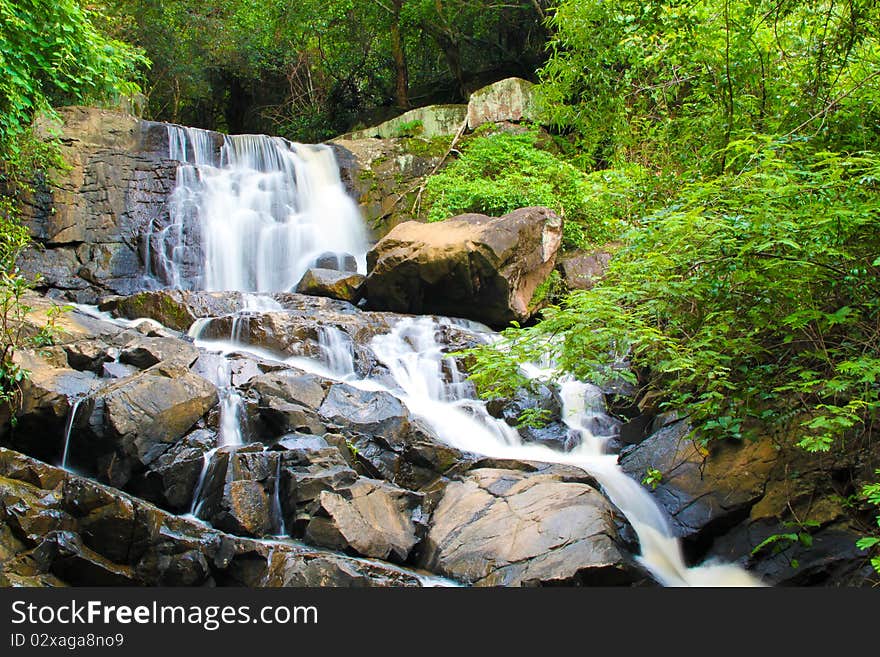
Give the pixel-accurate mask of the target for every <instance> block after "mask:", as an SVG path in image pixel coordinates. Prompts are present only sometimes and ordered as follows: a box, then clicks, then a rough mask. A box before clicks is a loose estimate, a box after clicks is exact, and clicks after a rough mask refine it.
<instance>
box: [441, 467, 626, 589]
mask: <svg viewBox="0 0 880 657" xmlns="http://www.w3.org/2000/svg"><path fill="white" fill-rule="evenodd" d="M613 513H614V511H613V508H612V507H611V505H610V504H609V503H608V502H607V501H606V500H605V498H603V497H602V496H601V495H600V494H599V492H598V491H596V490H595V489H594V488H592V487H591V486H589V485H587V484H582V483H571V482H563V481H560V480H559V479H557V478H555V477H553V476H552V475H541V474H532V475H530V474H526V473H523V472H516V471H512V470H498V469H480V470H474V471H472V472H471V473H469V474H468V475H467V477H465V478H464V479H463V480H462V481H460V482H452V483H450V484H449V485H448V486H447V487H446V492H445V494H444V496H443V499H442V500H441V501H440V504H439V506H438V507H437V509H436V510H435V512H434V520H433V524H432V527H431V530H430V532H429V534H428V537H427V541H426V547H425V554H424V565H425V566H426V567H427V568H429V569H431V570H434V571H436V572H440V573H443V574H446V575H449V576H451V577H455V578H456V579H461V580H464V581H467V582H471V583H474V584H476V585H478V586H523V585H541V584H544V585H547V584H554V583H555V584H570V585H571V584H581V585H611V584H626V583H630V582H634V581H636V580H637V579H639V578H640V576H639V574H638V572H637V570H636V569H635V568H634V567H633V566H632V565H631V564H628V563H627V561H626V559H625V557H624V556H623V553H622V551H621V550H620V548H619V546H618V544H617V542H616V541H617V529H616V526H615V523H614V520H613Z"/></svg>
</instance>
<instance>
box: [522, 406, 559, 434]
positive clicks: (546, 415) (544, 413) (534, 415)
mask: <svg viewBox="0 0 880 657" xmlns="http://www.w3.org/2000/svg"><path fill="white" fill-rule="evenodd" d="M552 417H553V413H552V412H551V411H549V410H547V409H546V408H526V409H525V410H523V411H522V413H520V414H519V416H518V417H517V418H516V428H517V429H522V428H524V427H534V428H535V429H540V428H541V427H544V426H546V425H547V423H548V422H549V421H550V420H551V419H552Z"/></svg>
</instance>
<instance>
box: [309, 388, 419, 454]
mask: <svg viewBox="0 0 880 657" xmlns="http://www.w3.org/2000/svg"><path fill="white" fill-rule="evenodd" d="M318 414H319V415H320V416H321V417H322V418H324V419H325V420H326V421H327V422H330V423H332V424H334V425H336V426H338V427H340V428H343V429H345V430H347V431H353V432H356V433H360V434H364V435H369V436H372V437H377V436H381V437H382V438H384V439H385V440H386V442H389V441H390V442H397V441H398V440H399V439H400V436H401V435H402V433H403V432H405V431H408V430H409V413H408V411H407V410H406V408H405V407H404V405H403V404H401V403H400V401H399V400H398V399H397V398H396V397H394V396H393V395H392V394H390V393H387V392H383V391H375V392H368V391H364V390H360V389H358V388H355V387H353V386H350V385H348V384H346V383H337V384H335V385H334V386H332V387H331V388H330V391H329V392H328V393H327V397H326V398H325V399H324V403H323V404H321V407H320V408H319V409H318Z"/></svg>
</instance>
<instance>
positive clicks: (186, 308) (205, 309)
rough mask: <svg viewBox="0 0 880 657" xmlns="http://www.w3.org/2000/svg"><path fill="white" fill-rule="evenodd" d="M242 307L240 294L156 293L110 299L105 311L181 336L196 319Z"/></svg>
mask: <svg viewBox="0 0 880 657" xmlns="http://www.w3.org/2000/svg"><path fill="white" fill-rule="evenodd" d="M243 306H244V303H243V302H242V299H241V294H239V293H235V292H232V293H230V292H222V293H220V292H218V293H211V292H190V291H187V290H157V291H152V292H138V293H137V294H133V295H131V296H128V297H123V298H118V299H114V300H113V302H112V303H111V304H109V305H108V306H105V309H107V310H112V311H113V312H115V313H116V314H117V315H119V316H120V317H125V318H127V319H140V318H142V317H147V318H149V319H154V320H156V321H157V322H159V323H160V324H162V325H163V326H167V327H168V328H170V329H174V330H177V331H184V332H185V331H188V330H189V328H190V326H192V324H193V322H195V321H196V320H197V319H199V318H202V317H215V316H218V315H227V314H230V313H234V312H237V311H239V310H241V309H242V307H243Z"/></svg>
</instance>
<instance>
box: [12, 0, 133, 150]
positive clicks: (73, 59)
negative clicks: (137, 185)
mask: <svg viewBox="0 0 880 657" xmlns="http://www.w3.org/2000/svg"><path fill="white" fill-rule="evenodd" d="M91 17H92V14H91V13H90V12H89V11H87V10H85V9H83V8H81V7H80V5H79V3H77V2H76V1H75V0H58V1H57V2H44V1H42V0H15V2H12V1H11V0H0V26H2V27H0V150H2V152H0V155H2V156H4V157H5V156H7V155H12V156H16V155H18V151H19V150H21V148H22V146H21V144H22V140H21V139H20V137H21V136H22V134H23V133H24V132H26V131H27V130H28V129H29V127H30V125H31V120H32V119H33V117H34V115H35V114H36V113H38V112H50V113H51V108H52V107H53V106H58V105H65V104H71V103H82V102H89V101H101V100H114V99H117V98H119V97H121V96H128V95H132V94H134V93H135V92H137V90H138V88H137V85H135V84H134V83H133V82H131V81H130V80H131V79H132V78H133V76H134V75H135V70H136V68H137V67H138V66H141V65H145V64H146V60H145V59H144V58H143V57H142V56H141V55H140V54H139V53H138V52H137V51H135V50H133V49H132V48H130V47H129V46H127V45H126V44H124V43H122V42H120V41H115V40H113V39H108V38H106V37H104V36H103V35H102V34H100V33H99V32H98V31H97V30H96V29H95V27H94V25H93V24H92V21H91Z"/></svg>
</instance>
